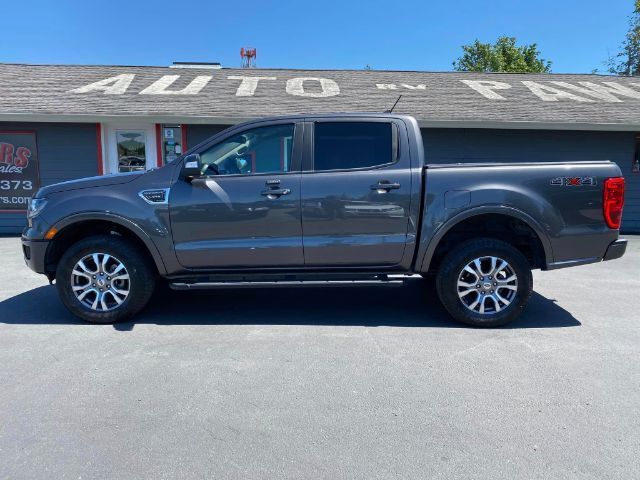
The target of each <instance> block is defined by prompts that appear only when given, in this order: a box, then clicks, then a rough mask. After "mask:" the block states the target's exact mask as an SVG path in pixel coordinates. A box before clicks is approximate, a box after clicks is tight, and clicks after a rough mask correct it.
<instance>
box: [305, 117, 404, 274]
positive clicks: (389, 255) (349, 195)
mask: <svg viewBox="0 0 640 480" xmlns="http://www.w3.org/2000/svg"><path fill="white" fill-rule="evenodd" d="M307 132H309V134H308V135H307ZM305 137H306V138H305V154H304V155H305V159H304V162H305V171H304V172H303V174H302V227H303V232H304V237H303V239H304V240H303V241H304V252H305V265H306V266H314V267H318V266H323V267H372V266H388V267H390V266H394V265H400V264H405V263H407V262H406V258H405V250H406V248H405V247H406V245H407V242H408V240H409V229H410V226H409V218H410V211H411V200H412V173H411V155H410V152H409V145H408V140H407V132H406V127H405V125H404V123H403V122H401V121H399V120H398V121H396V120H393V119H390V118H371V119H367V118H357V119H344V120H338V121H336V120H335V119H331V120H324V119H317V120H313V121H309V122H308V123H307V124H306V126H305ZM414 230H415V226H413V227H412V228H411V232H413V231H414ZM414 239H415V238H414V236H413V234H411V241H413V240H414ZM409 250H411V249H409ZM411 254H412V252H409V255H411ZM409 262H410V260H409Z"/></svg>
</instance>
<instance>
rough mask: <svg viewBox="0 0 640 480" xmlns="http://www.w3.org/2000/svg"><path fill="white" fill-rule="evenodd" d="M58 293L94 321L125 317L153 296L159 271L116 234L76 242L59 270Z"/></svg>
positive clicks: (85, 318)
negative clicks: (156, 274)
mask: <svg viewBox="0 0 640 480" xmlns="http://www.w3.org/2000/svg"><path fill="white" fill-rule="evenodd" d="M56 286H57V288H58V294H59V295H60V298H61V299H62V302H63V303H64V304H65V306H66V307H67V308H68V309H69V310H70V311H71V312H72V313H73V314H74V315H76V316H78V317H80V318H82V319H83V320H86V321H88V322H93V323H112V322H118V321H121V320H125V319H127V318H130V317H131V316H133V315H135V314H136V313H137V312H138V311H140V310H141V309H142V308H143V307H144V306H145V305H146V304H147V302H148V301H149V298H151V294H152V293H153V289H154V286H155V272H154V270H153V267H152V266H151V265H150V264H149V261H148V260H147V258H146V257H144V256H142V255H141V254H140V253H139V252H138V251H137V249H136V247H135V246H134V245H133V244H131V243H130V242H128V241H127V240H126V239H124V238H122V237H119V236H116V235H100V236H94V237H88V238H85V239H82V240H80V241H78V242H77V243H75V244H73V245H72V246H71V247H70V248H69V249H68V250H67V251H66V252H65V253H64V255H63V256H62V258H61V259H60V262H59V263H58V267H57V270H56Z"/></svg>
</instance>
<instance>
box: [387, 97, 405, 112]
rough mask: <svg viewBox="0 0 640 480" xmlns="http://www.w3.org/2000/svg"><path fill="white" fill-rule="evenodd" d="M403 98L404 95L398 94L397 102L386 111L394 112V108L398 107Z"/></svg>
mask: <svg viewBox="0 0 640 480" xmlns="http://www.w3.org/2000/svg"><path fill="white" fill-rule="evenodd" d="M401 98H402V95H398V99H397V100H396V103H394V104H393V107H391V108H390V109H389V110H387V111H385V112H384V113H392V112H393V109H394V108H396V105H397V104H398V102H399V101H400V99H401Z"/></svg>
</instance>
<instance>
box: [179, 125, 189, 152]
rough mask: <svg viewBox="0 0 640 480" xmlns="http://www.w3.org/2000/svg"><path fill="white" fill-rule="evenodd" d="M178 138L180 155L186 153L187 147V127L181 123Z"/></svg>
mask: <svg viewBox="0 0 640 480" xmlns="http://www.w3.org/2000/svg"><path fill="white" fill-rule="evenodd" d="M180 132H181V134H180V137H181V140H182V153H184V152H186V151H187V149H188V148H189V147H187V126H186V125H185V124H184V123H183V124H182V125H180Z"/></svg>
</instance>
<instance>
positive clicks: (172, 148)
mask: <svg viewBox="0 0 640 480" xmlns="http://www.w3.org/2000/svg"><path fill="white" fill-rule="evenodd" d="M161 132H162V161H163V164H165V165H166V164H167V163H171V162H173V161H174V160H175V159H176V158H178V157H179V156H180V155H182V151H183V147H184V145H182V127H181V126H180V125H162V128H161Z"/></svg>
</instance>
